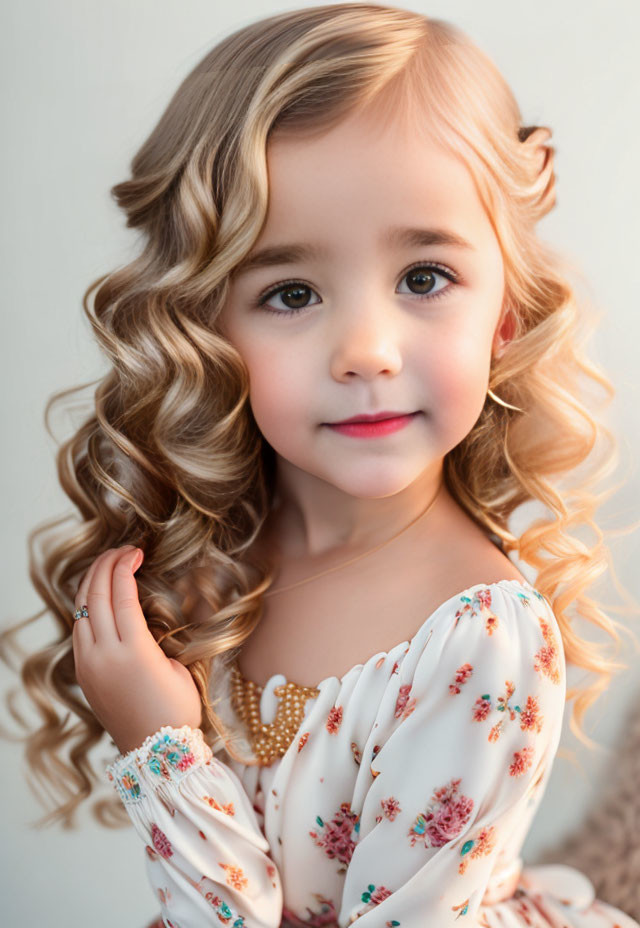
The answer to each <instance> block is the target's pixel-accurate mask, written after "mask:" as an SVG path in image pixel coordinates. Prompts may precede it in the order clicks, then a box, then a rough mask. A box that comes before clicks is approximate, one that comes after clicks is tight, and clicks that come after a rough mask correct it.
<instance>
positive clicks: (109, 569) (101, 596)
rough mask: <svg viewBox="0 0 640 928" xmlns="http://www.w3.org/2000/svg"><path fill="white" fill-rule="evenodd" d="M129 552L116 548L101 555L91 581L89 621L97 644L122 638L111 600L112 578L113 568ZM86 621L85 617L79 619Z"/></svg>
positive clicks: (88, 600) (88, 597)
mask: <svg viewBox="0 0 640 928" xmlns="http://www.w3.org/2000/svg"><path fill="white" fill-rule="evenodd" d="M127 554H129V549H128V548H127V549H126V550H125V549H124V548H116V549H115V550H110V551H107V552H106V554H105V555H104V556H102V555H101V556H100V558H99V559H98V563H97V564H96V569H95V570H94V572H93V576H92V577H91V580H90V582H89V589H88V590H87V596H86V604H87V608H88V610H89V621H90V622H91V628H92V629H93V634H94V636H95V639H96V644H97V645H100V644H113V643H114V642H117V641H119V640H120V636H119V635H118V628H117V626H116V620H115V616H114V614H113V603H112V600H111V578H112V574H113V568H114V566H115V565H116V564H117V562H118V561H119V560H120V558H121V557H125V556H126V555H127ZM79 621H80V622H84V621H85V619H79Z"/></svg>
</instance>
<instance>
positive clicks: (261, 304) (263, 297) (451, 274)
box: [253, 261, 462, 316]
mask: <svg viewBox="0 0 640 928" xmlns="http://www.w3.org/2000/svg"><path fill="white" fill-rule="evenodd" d="M417 268H426V269H427V270H435V271H438V272H439V275H441V276H443V277H446V278H447V280H449V281H450V282H451V283H452V284H453V285H454V286H455V285H456V284H459V283H461V282H462V278H461V277H460V275H459V274H457V273H456V272H455V271H452V270H451V268H449V267H445V266H444V265H443V264H438V263H436V262H433V261H429V262H427V263H425V262H424V261H421V262H418V263H417V264H412V265H411V267H409V268H407V270H406V271H405V272H404V274H403V275H402V280H404V278H405V277H406V276H407V274H410V273H411V271H415V270H416V269H417ZM294 284H301V285H302V286H303V287H307V289H309V290H312V289H313V288H312V287H308V285H307V284H305V283H303V282H302V281H301V280H283V281H282V283H280V284H278V285H277V286H275V287H271V288H270V289H269V290H268V291H267V292H266V293H262V294H260V296H258V297H257V298H256V300H255V301H254V303H253V307H254V309H262V310H263V311H264V312H267V313H275V315H276V316H295V315H297V313H301V312H304V311H305V310H307V309H311V306H298V307H297V308H293V309H287V310H284V309H273V308H272V307H271V306H266V305H265V304H266V301H267V300H269V299H271V297H272V296H276V294H278V293H280V292H281V291H283V290H287V289H289V288H290V287H292V286H293V285H294ZM450 290H451V287H444V288H443V289H442V290H438V292H437V293H433V294H429V293H425V294H422V295H420V294H414V296H415V298H416V299H417V300H437V299H439V298H440V297H441V296H445V295H446V294H447V293H448V292H449V291H450ZM311 305H312V306H315V305H317V304H315V303H314V304H311Z"/></svg>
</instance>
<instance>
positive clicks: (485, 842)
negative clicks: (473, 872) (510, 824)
mask: <svg viewBox="0 0 640 928" xmlns="http://www.w3.org/2000/svg"><path fill="white" fill-rule="evenodd" d="M495 843H496V830H495V828H494V826H493V825H488V826H486V827H485V828H482V829H481V831H480V833H479V834H478V837H477V838H470V839H469V840H468V841H465V842H464V844H463V845H462V847H461V849H460V854H461V856H462V858H463V859H462V860H461V861H460V863H459V865H458V873H459V874H460V875H461V876H462V874H463V873H465V871H466V869H467V867H468V866H469V861H470V860H475V859H477V858H478V857H486V856H487V855H488V854H491V853H492V851H493V849H494V847H495Z"/></svg>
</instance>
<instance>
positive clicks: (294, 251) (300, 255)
mask: <svg viewBox="0 0 640 928" xmlns="http://www.w3.org/2000/svg"><path fill="white" fill-rule="evenodd" d="M382 244H383V245H385V246H387V247H389V246H396V247H398V246H405V247H414V248H420V247H426V246H429V245H456V246H457V247H458V248H466V249H469V250H470V251H475V248H474V247H473V245H471V243H470V242H468V241H467V240H466V239H464V238H462V236H461V235H458V234H457V233H456V232H452V231H450V230H449V229H420V228H413V227H404V226H394V227H393V228H391V229H389V230H388V231H387V233H386V235H385V236H384V238H383V241H382ZM326 255H327V248H326V247H323V248H319V247H318V246H315V245H309V244H306V243H304V242H301V243H298V244H295V245H270V246H268V247H266V248H261V249H259V250H258V251H254V252H252V253H251V254H249V255H247V257H246V258H244V259H243V260H242V261H241V262H240V264H239V265H238V266H237V267H236V269H235V271H234V274H233V276H234V277H237V276H238V275H240V274H246V273H247V272H248V271H254V270H256V269H257V268H263V267H273V266H274V265H281V264H295V263H296V262H299V261H310V260H313V259H317V258H322V257H326Z"/></svg>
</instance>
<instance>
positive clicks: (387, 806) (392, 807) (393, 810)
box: [376, 796, 402, 822]
mask: <svg viewBox="0 0 640 928" xmlns="http://www.w3.org/2000/svg"><path fill="white" fill-rule="evenodd" d="M380 805H381V806H382V815H378V816H376V822H381V821H382V819H383V818H386V819H388V820H389V821H390V822H394V821H395V819H396V816H397V815H398V813H399V812H402V809H401V808H400V803H399V802H398V800H397V799H394V798H393V796H389V798H388V799H381V800H380Z"/></svg>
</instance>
